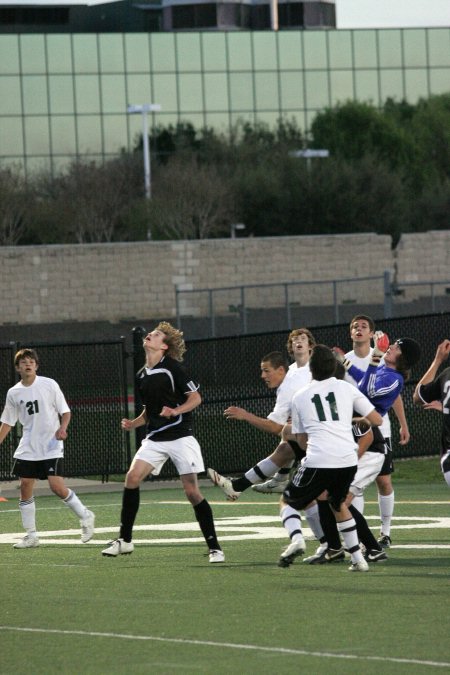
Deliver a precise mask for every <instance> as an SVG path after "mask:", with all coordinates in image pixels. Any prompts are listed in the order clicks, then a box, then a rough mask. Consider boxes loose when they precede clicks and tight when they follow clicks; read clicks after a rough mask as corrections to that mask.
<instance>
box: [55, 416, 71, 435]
mask: <svg viewBox="0 0 450 675" xmlns="http://www.w3.org/2000/svg"><path fill="white" fill-rule="evenodd" d="M71 416H72V415H71V413H70V412H65V413H63V414H62V415H61V424H60V427H59V429H57V431H56V433H55V438H56V439H57V440H58V441H65V440H66V438H67V427H68V426H69V423H70V418H71Z"/></svg>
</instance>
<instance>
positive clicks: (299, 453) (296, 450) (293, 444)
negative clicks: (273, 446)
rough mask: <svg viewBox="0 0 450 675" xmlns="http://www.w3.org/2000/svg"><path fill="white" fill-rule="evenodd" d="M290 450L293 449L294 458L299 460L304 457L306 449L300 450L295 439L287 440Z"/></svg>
mask: <svg viewBox="0 0 450 675" xmlns="http://www.w3.org/2000/svg"><path fill="white" fill-rule="evenodd" d="M288 443H289V445H290V446H291V448H292V450H293V451H294V455H295V459H296V460H297V462H301V461H302V459H303V457H306V451H305V450H302V449H301V447H300V446H299V444H298V443H297V441H288Z"/></svg>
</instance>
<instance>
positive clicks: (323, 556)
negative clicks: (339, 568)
mask: <svg viewBox="0 0 450 675" xmlns="http://www.w3.org/2000/svg"><path fill="white" fill-rule="evenodd" d="M343 560H345V550H344V549H343V548H339V549H334V548H328V547H327V548H326V549H325V550H324V549H323V547H322V546H319V548H318V549H317V551H316V553H315V554H314V555H312V556H310V557H309V558H305V560H304V561H303V562H306V563H308V564H309V565H323V564H324V563H334V562H342V561H343Z"/></svg>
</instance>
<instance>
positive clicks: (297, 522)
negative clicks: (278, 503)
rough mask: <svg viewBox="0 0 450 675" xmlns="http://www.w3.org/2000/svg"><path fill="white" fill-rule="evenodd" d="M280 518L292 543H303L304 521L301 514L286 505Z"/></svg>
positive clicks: (281, 511) (282, 508)
mask: <svg viewBox="0 0 450 675" xmlns="http://www.w3.org/2000/svg"><path fill="white" fill-rule="evenodd" d="M280 518H281V522H282V523H283V527H284V529H285V530H286V532H287V533H288V535H289V539H290V540H291V541H303V533H302V521H301V518H300V514H299V512H298V511H296V510H295V509H293V508H292V506H289V505H288V504H284V505H283V506H282V507H281V510H280Z"/></svg>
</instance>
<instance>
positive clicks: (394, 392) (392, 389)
mask: <svg viewBox="0 0 450 675" xmlns="http://www.w3.org/2000/svg"><path fill="white" fill-rule="evenodd" d="M382 338H383V333H381V332H378V333H375V334H374V339H375V347H374V348H373V350H372V352H371V357H370V362H369V366H368V368H367V370H366V371H365V372H364V371H362V370H359V369H358V368H357V367H356V366H354V365H352V364H351V362H350V361H349V360H348V359H345V358H344V357H343V356H340V358H341V360H342V363H343V365H344V368H345V369H346V370H347V371H348V373H349V374H350V375H351V376H352V377H353V379H354V380H355V381H356V382H358V386H357V388H358V389H359V390H360V391H361V392H363V393H364V394H365V395H366V396H367V398H368V399H369V400H370V401H371V402H372V403H373V404H374V405H375V408H376V410H377V412H379V413H380V414H381V415H382V416H384V415H386V414H387V412H388V411H389V409H390V407H391V406H392V403H393V401H395V400H396V399H397V398H398V396H399V395H400V393H401V391H402V389H403V385H404V382H405V380H407V379H408V378H409V369H410V368H411V367H412V366H413V365H414V364H415V363H417V361H418V360H419V358H420V346H419V345H418V343H417V342H416V341H415V340H413V339H411V338H400V339H399V340H397V341H396V342H395V343H394V344H391V345H390V346H389V347H388V348H387V351H386V353H385V354H384V355H383V350H382V349H380V348H379V347H378V344H379V343H380V344H381V339H382ZM337 356H338V357H339V354H337ZM383 356H384V363H383V364H380V361H381V359H382V358H383ZM373 433H374V441H375V442H373V443H372V444H371V445H370V446H369V448H368V450H367V452H365V453H364V454H363V455H362V456H361V457H360V458H359V461H358V469H357V473H356V474H355V476H354V478H353V480H352V483H351V486H350V490H349V493H350V494H349V496H348V500H347V504H348V505H349V510H350V512H351V513H352V515H353V517H354V519H355V521H356V525H357V529H358V535H359V537H360V540H361V542H362V543H363V544H364V546H365V548H366V559H368V560H369V561H372V562H377V561H382V560H386V558H387V556H386V554H385V553H383V551H382V545H381V543H380V542H379V541H378V542H377V541H376V540H375V538H374V536H373V535H372V533H371V531H370V529H369V528H368V526H367V523H366V521H365V519H364V517H363V516H362V514H361V512H360V511H359V509H357V508H355V506H354V505H353V504H351V501H352V499H354V497H355V495H356V496H359V495H362V494H363V491H364V489H365V488H366V487H367V486H368V485H370V484H371V483H372V482H373V481H374V480H375V477H376V476H377V475H378V472H379V470H380V467H381V465H382V464H383V455H384V452H383V448H384V439H383V437H382V435H381V434H380V432H379V431H378V430H374V432H373ZM377 435H378V436H377ZM322 516H323V514H322V512H321V525H322V529H323V531H324V534H325V537H326V539H327V541H328V544H329V546H330V548H331V549H334V548H335V545H334V542H335V541H336V540H337V532H336V531H335V528H334V527H333V526H334V523H333V522H331V519H328V520H325V519H324V518H323V517H322ZM309 562H320V561H314V560H313V559H312V558H311V559H309Z"/></svg>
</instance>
